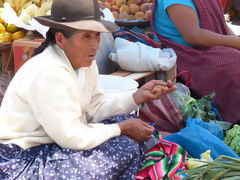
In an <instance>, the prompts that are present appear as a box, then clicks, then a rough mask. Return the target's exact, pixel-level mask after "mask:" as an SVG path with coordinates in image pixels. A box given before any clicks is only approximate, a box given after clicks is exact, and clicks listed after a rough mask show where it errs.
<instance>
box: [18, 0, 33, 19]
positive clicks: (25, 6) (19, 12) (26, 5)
mask: <svg viewBox="0 0 240 180" xmlns="http://www.w3.org/2000/svg"><path fill="white" fill-rule="evenodd" d="M31 4H35V1H29V2H28V3H26V4H25V5H24V6H23V7H22V8H21V9H20V10H19V11H18V14H17V15H18V16H20V14H21V12H22V11H23V10H24V9H25V8H27V7H28V6H29V5H31Z"/></svg>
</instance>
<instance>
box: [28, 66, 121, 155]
mask: <svg viewBox="0 0 240 180" xmlns="http://www.w3.org/2000/svg"><path fill="white" fill-rule="evenodd" d="M27 93H28V95H27V99H28V101H29V104H30V106H31V107H32V110H33V112H34V115H35V117H36V119H37V121H38V122H39V123H40V124H41V126H42V127H43V128H44V130H45V131H46V133H47V134H48V136H49V137H50V138H52V139H53V140H54V141H55V142H56V143H57V144H58V145H60V146H62V147H66V148H71V149H78V150H86V149H91V148H94V147H96V146H98V145H100V144H102V143H104V142H105V141H107V140H109V139H111V138H113V137H116V136H119V135H120V128H119V126H118V125H117V124H111V125H104V124H100V123H97V124H87V123H85V122H86V120H85V115H83V114H82V111H81V103H80V102H79V101H80V98H79V94H78V93H79V91H78V86H77V84H76V81H75V80H74V78H73V77H72V76H71V74H70V73H69V72H68V71H66V70H65V69H64V68H48V69H47V70H45V71H44V72H41V73H40V74H39V75H37V77H36V78H35V80H34V82H33V83H32V85H31V87H30V88H29V89H28V92H27Z"/></svg>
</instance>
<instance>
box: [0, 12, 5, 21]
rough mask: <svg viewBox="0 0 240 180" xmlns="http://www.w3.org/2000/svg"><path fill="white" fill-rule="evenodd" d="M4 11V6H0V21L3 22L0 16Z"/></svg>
mask: <svg viewBox="0 0 240 180" xmlns="http://www.w3.org/2000/svg"><path fill="white" fill-rule="evenodd" d="M3 11H4V8H0V23H2V24H4V23H5V22H4V20H3V19H2V18H1V14H2V12H3Z"/></svg>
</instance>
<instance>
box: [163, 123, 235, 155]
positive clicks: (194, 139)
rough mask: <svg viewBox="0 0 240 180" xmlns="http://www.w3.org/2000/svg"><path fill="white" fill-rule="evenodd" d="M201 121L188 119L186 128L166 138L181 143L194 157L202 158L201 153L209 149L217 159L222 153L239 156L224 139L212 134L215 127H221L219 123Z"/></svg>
mask: <svg viewBox="0 0 240 180" xmlns="http://www.w3.org/2000/svg"><path fill="white" fill-rule="evenodd" d="M200 121H201V120H199V119H188V120H187V125H186V127H185V128H184V129H182V130H181V131H180V132H178V133H175V134H172V135H170V136H167V137H165V138H164V139H166V140H167V141H171V142H174V143H177V144H179V145H180V146H181V147H182V148H184V149H185V150H186V151H188V152H189V154H190V155H191V156H192V157H193V158H198V159H200V154H201V153H203V152H205V151H207V150H211V156H212V158H213V159H216V158H217V157H218V156H220V155H226V156H231V157H234V158H239V156H238V155H237V154H236V153H235V152H234V151H233V150H231V149H230V148H229V147H228V146H227V145H226V144H225V143H224V142H223V141H222V140H220V139H219V138H218V137H217V136H215V135H213V134H212V133H214V132H213V129H219V128H220V127H219V125H217V124H215V125H209V123H204V122H200ZM209 130H210V131H211V132H210V131H209ZM214 134H216V133H214Z"/></svg>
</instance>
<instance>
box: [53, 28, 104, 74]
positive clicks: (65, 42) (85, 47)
mask: <svg viewBox="0 0 240 180" xmlns="http://www.w3.org/2000/svg"><path fill="white" fill-rule="evenodd" d="M99 42H100V33H99V32H95V31H87V30H79V31H77V32H76V33H75V34H73V35H72V36H71V37H70V38H65V37H64V36H63V34H62V33H60V32H58V33H56V43H57V45H58V46H59V47H60V48H61V49H63V51H64V52H65V54H66V56H67V57H68V59H69V61H70V62H71V64H72V66H73V68H74V69H78V68H80V67H88V66H90V65H91V64H92V62H93V60H95V57H96V54H97V50H98V48H99Z"/></svg>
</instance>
